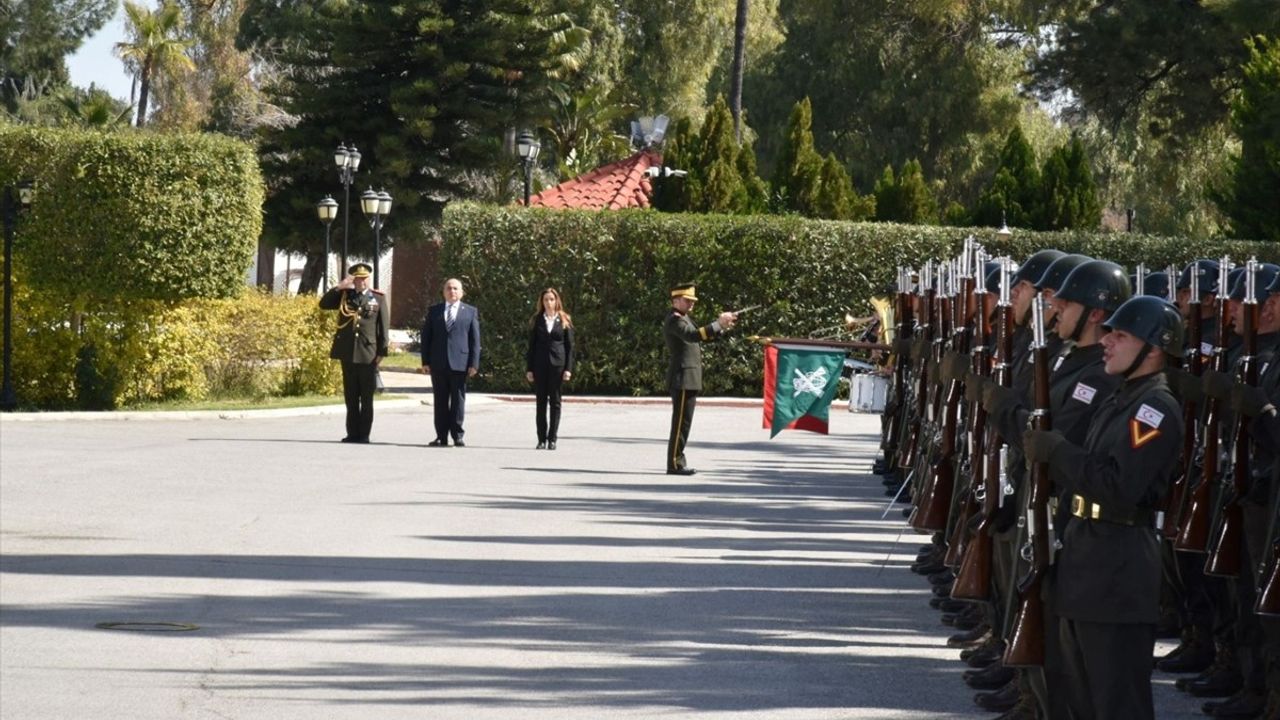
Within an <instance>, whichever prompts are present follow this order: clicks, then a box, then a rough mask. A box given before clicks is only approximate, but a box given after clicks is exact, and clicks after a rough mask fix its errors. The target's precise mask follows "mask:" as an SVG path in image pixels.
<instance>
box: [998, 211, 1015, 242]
mask: <svg viewBox="0 0 1280 720" xmlns="http://www.w3.org/2000/svg"><path fill="white" fill-rule="evenodd" d="M1011 237H1013V231H1012V230H1010V229H1009V223H1008V222H1006V221H1005V219H1004V211H1003V210H1001V211H1000V229H999V230H996V239H997V240H999V241H1001V242H1004V241H1005V240H1008V239H1009V238H1011Z"/></svg>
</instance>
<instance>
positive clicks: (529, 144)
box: [516, 130, 542, 207]
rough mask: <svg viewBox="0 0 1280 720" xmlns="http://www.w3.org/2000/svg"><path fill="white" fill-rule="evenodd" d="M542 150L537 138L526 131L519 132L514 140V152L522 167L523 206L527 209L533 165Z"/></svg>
mask: <svg viewBox="0 0 1280 720" xmlns="http://www.w3.org/2000/svg"><path fill="white" fill-rule="evenodd" d="M541 150H542V143H540V142H538V138H537V136H536V135H534V134H533V133H532V132H530V131H528V130H521V131H520V136H519V137H517V138H516V152H517V153H518V154H519V155H520V162H521V163H522V164H523V165H524V206H525V207H529V189H530V187H529V186H530V185H532V184H533V164H534V163H535V162H536V161H537V160H538V153H539V152H540V151H541Z"/></svg>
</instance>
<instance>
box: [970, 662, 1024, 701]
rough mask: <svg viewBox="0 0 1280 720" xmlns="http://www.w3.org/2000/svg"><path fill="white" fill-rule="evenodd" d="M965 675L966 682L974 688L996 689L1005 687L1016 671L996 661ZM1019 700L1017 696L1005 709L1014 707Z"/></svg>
mask: <svg viewBox="0 0 1280 720" xmlns="http://www.w3.org/2000/svg"><path fill="white" fill-rule="evenodd" d="M965 675H966V677H965V679H964V681H965V683H966V684H967V685H968V686H969V687H971V688H973V689H974V690H996V689H998V688H1001V687H1004V686H1005V684H1007V683H1008V682H1009V681H1010V680H1012V679H1013V678H1014V675H1015V673H1014V671H1013V668H1010V667H1005V666H1004V665H1003V664H1001V663H996V664H994V665H990V666H988V667H985V668H983V669H981V670H978V671H976V672H974V673H973V674H972V675H970V674H969V673H968V672H966V673H965ZM1017 701H1018V699H1017V697H1016V696H1015V697H1014V698H1013V701H1012V702H1010V703H1009V706H1008V707H1006V708H1003V709H1004V710H1008V709H1009V708H1011V707H1013V703H1015V702H1017Z"/></svg>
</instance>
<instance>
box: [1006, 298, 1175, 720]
mask: <svg viewBox="0 0 1280 720" xmlns="http://www.w3.org/2000/svg"><path fill="white" fill-rule="evenodd" d="M1106 327H1107V329H1108V330H1110V332H1109V333H1108V334H1107V335H1106V336H1104V337H1103V340H1102V344H1103V347H1104V351H1103V358H1104V362H1105V365H1106V370H1107V372H1108V373H1109V374H1112V375H1118V376H1120V377H1122V378H1123V384H1122V385H1121V386H1120V388H1119V389H1118V390H1116V392H1115V393H1114V394H1112V395H1111V396H1110V397H1109V398H1107V399H1106V400H1104V401H1103V403H1102V405H1101V406H1100V407H1099V408H1098V409H1097V410H1096V411H1095V414H1094V416H1093V420H1092V422H1091V423H1090V425H1089V430H1088V433H1087V436H1086V438H1085V441H1084V444H1083V445H1077V444H1074V443H1072V442H1070V441H1068V440H1067V439H1066V438H1065V437H1064V436H1063V435H1062V434H1061V433H1060V432H1047V431H1042V430H1030V431H1028V432H1027V433H1026V435H1024V436H1023V448H1024V450H1025V452H1026V456H1027V459H1028V461H1030V462H1047V463H1048V464H1049V472H1050V477H1051V479H1052V480H1053V482H1054V484H1055V485H1057V486H1058V487H1059V488H1062V489H1063V491H1065V492H1066V493H1068V494H1069V495H1070V497H1071V515H1072V518H1071V521H1070V522H1068V523H1067V526H1066V529H1065V532H1064V533H1063V537H1062V549H1061V551H1060V552H1059V553H1058V556H1057V582H1055V583H1054V585H1053V590H1052V602H1053V605H1054V608H1055V610H1056V611H1057V613H1058V615H1059V617H1060V618H1061V621H1060V626H1059V630H1060V633H1061V634H1060V639H1061V652H1062V656H1063V660H1064V664H1065V667H1064V671H1065V674H1066V675H1067V677H1066V680H1067V683H1068V684H1069V686H1070V688H1071V691H1070V695H1069V701H1070V703H1071V706H1072V710H1073V714H1074V715H1075V716H1076V717H1089V718H1100V719H1105V718H1123V719H1124V720H1143V719H1147V720H1150V719H1152V718H1154V717H1155V710H1154V706H1153V705H1154V704H1153V702H1152V696H1151V668H1152V662H1151V657H1152V652H1153V650H1154V648H1155V626H1156V620H1157V618H1158V617H1159V614H1160V608H1159V604H1160V573H1161V559H1160V539H1159V536H1158V535H1157V533H1156V531H1155V529H1154V528H1155V515H1156V508H1159V507H1162V503H1163V500H1164V495H1165V493H1166V492H1167V491H1168V487H1169V484H1170V482H1171V480H1172V477H1173V473H1174V471H1175V469H1176V465H1177V463H1178V455H1179V452H1180V450H1181V448H1182V431H1183V428H1182V414H1181V408H1180V406H1179V405H1178V402H1177V401H1176V400H1175V399H1174V396H1173V393H1172V392H1170V390H1169V386H1168V383H1167V381H1166V379H1165V374H1164V372H1163V370H1164V368H1165V362H1166V354H1168V355H1172V356H1175V357H1177V356H1181V354H1182V335H1183V330H1182V318H1181V315H1180V314H1179V313H1178V310H1177V309H1176V308H1175V307H1174V306H1173V305H1171V304H1169V303H1167V302H1165V301H1164V300H1161V299H1159V298H1155V297H1151V296H1149V295H1144V296H1140V297H1135V298H1131V299H1130V300H1128V301H1126V302H1125V303H1124V304H1123V305H1121V306H1120V307H1119V309H1117V310H1116V311H1115V313H1113V314H1112V315H1111V317H1110V318H1109V319H1108V320H1107V322H1106Z"/></svg>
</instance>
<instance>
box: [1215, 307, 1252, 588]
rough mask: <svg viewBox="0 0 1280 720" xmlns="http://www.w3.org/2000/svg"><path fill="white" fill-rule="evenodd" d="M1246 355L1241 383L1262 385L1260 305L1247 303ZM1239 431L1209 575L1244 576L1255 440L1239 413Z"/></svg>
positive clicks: (1245, 316) (1241, 366)
mask: <svg viewBox="0 0 1280 720" xmlns="http://www.w3.org/2000/svg"><path fill="white" fill-rule="evenodd" d="M1242 309H1243V312H1242V313H1241V314H1242V315H1243V316H1244V354H1243V355H1241V356H1240V381H1241V382H1243V383H1244V384H1246V385H1257V384H1258V365H1257V355H1258V304H1257V303H1245V304H1244V305H1243V308H1242ZM1235 425H1236V432H1235V437H1234V441H1233V442H1232V445H1231V481H1232V482H1231V493H1230V494H1229V496H1228V498H1227V501H1226V504H1225V505H1224V506H1223V507H1222V522H1221V523H1219V524H1218V535H1217V538H1216V542H1214V544H1213V546H1212V550H1211V551H1210V553H1209V557H1208V559H1207V560H1206V561H1205V564H1204V571H1205V574H1207V575H1215V576H1218V577H1240V572H1241V570H1242V568H1243V565H1244V554H1243V552H1242V549H1241V544H1242V543H1243V542H1244V507H1243V505H1241V503H1242V502H1243V501H1244V497H1245V495H1246V494H1248V492H1249V484H1250V483H1249V474H1250V469H1251V465H1250V463H1249V454H1250V452H1249V451H1250V450H1251V449H1252V448H1251V445H1252V444H1253V443H1252V439H1251V438H1250V436H1249V418H1248V417H1246V416H1245V414H1244V413H1237V417H1236V423H1235Z"/></svg>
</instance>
